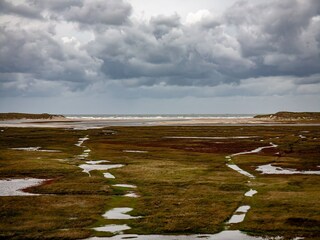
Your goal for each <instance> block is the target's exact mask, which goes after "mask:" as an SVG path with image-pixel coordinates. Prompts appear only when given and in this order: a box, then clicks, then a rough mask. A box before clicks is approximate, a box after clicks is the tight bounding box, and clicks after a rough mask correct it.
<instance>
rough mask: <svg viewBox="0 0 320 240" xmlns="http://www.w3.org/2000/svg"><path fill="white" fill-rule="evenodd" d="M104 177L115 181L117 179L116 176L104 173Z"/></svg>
mask: <svg viewBox="0 0 320 240" xmlns="http://www.w3.org/2000/svg"><path fill="white" fill-rule="evenodd" d="M103 176H104V177H105V178H110V179H114V178H116V177H115V176H113V175H112V174H111V173H108V172H107V173H103Z"/></svg>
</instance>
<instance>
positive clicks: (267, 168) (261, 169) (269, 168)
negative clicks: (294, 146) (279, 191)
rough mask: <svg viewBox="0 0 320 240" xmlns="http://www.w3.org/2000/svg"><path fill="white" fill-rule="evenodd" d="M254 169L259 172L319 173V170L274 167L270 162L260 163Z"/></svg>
mask: <svg viewBox="0 0 320 240" xmlns="http://www.w3.org/2000/svg"><path fill="white" fill-rule="evenodd" d="M256 171H259V172H261V174H305V175H309V174H310V175H320V171H298V170H297V169H293V168H282V167H275V166H272V165H271V164H266V165H261V166H259V167H257V168H256Z"/></svg>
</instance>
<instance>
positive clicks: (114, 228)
mask: <svg viewBox="0 0 320 240" xmlns="http://www.w3.org/2000/svg"><path fill="white" fill-rule="evenodd" d="M93 229H94V230H96V231H98V232H111V233H120V232H122V231H124V230H128V229H131V228H130V227H129V226H128V225H127V224H123V225H116V224H110V225H106V226H103V227H96V228H93ZM90 239H95V238H90ZM96 239H99V238H96ZM108 239H109V238H108ZM120 239H121V238H120Z"/></svg>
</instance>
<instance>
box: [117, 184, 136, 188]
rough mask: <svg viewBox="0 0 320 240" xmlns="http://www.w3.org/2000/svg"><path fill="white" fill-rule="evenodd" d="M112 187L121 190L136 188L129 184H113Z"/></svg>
mask: <svg viewBox="0 0 320 240" xmlns="http://www.w3.org/2000/svg"><path fill="white" fill-rule="evenodd" d="M112 186H114V187H123V188H137V186H135V185H131V184H113V185H112Z"/></svg>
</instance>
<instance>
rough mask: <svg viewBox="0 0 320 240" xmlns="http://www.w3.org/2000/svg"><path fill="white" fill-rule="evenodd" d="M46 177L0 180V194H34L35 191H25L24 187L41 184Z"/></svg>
mask: <svg viewBox="0 0 320 240" xmlns="http://www.w3.org/2000/svg"><path fill="white" fill-rule="evenodd" d="M44 181H46V179H37V178H24V179H6V180H0V196H34V195H40V194H35V193H28V192H23V191H22V190H23V189H26V188H29V187H34V186H38V185H41V184H42V183H43V182H44Z"/></svg>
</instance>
